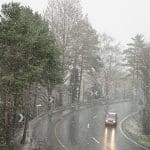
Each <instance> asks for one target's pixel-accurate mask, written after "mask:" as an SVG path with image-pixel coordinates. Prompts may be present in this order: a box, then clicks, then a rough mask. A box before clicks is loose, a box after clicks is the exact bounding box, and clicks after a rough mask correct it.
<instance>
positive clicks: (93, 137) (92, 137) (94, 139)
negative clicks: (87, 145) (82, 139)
mask: <svg viewBox="0 0 150 150" xmlns="http://www.w3.org/2000/svg"><path fill="white" fill-rule="evenodd" d="M91 139H93V140H94V141H95V142H96V143H98V144H99V143H100V142H99V141H98V140H97V139H96V138H94V137H91Z"/></svg>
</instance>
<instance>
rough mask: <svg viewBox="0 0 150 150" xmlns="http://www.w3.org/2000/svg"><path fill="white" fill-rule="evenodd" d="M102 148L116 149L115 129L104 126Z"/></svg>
mask: <svg viewBox="0 0 150 150" xmlns="http://www.w3.org/2000/svg"><path fill="white" fill-rule="evenodd" d="M103 150H116V129H115V128H108V127H106V128H105V131H104V143H103Z"/></svg>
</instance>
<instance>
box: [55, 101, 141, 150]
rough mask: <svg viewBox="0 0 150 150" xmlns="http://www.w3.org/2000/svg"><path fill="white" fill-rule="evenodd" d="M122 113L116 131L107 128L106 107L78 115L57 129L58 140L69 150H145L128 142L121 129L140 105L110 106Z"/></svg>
mask: <svg viewBox="0 0 150 150" xmlns="http://www.w3.org/2000/svg"><path fill="white" fill-rule="evenodd" d="M109 110H110V111H112V112H117V114H118V125H117V127H116V128H110V127H107V128H105V125H104V120H105V118H104V116H105V114H104V106H95V107H92V108H89V109H85V110H81V111H80V112H74V113H72V114H71V115H70V116H68V117H67V118H65V120H64V121H61V122H60V123H59V124H58V125H57V128H56V131H57V137H58V138H59V140H60V141H61V143H62V144H63V146H64V149H66V150H143V149H142V148H140V147H138V146H137V145H135V144H133V143H131V142H130V141H128V140H127V139H126V138H125V137H124V136H123V135H122V134H121V131H120V129H119V122H120V121H121V120H122V119H123V118H124V117H126V116H127V115H128V114H130V113H132V112H135V111H136V105H135V104H131V103H129V102H124V103H118V104H113V105H111V106H110V107H109Z"/></svg>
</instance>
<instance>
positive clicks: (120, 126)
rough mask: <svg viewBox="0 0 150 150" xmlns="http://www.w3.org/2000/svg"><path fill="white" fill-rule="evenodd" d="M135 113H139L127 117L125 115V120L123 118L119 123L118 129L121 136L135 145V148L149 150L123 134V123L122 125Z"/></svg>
mask: <svg viewBox="0 0 150 150" xmlns="http://www.w3.org/2000/svg"><path fill="white" fill-rule="evenodd" d="M137 113H139V111H137V112H134V113H132V114H129V115H127V116H126V117H125V118H123V119H122V120H121V121H120V124H119V129H120V131H121V133H122V135H123V136H124V137H125V138H126V139H127V140H129V141H130V142H132V143H133V144H135V145H137V146H139V147H141V148H143V149H145V150H149V149H148V148H146V147H145V146H143V145H141V144H139V143H137V142H136V141H134V140H133V139H131V138H130V137H129V136H127V134H125V132H124V131H123V123H124V122H125V121H126V120H127V119H128V118H129V117H131V116H134V115H136V114H137Z"/></svg>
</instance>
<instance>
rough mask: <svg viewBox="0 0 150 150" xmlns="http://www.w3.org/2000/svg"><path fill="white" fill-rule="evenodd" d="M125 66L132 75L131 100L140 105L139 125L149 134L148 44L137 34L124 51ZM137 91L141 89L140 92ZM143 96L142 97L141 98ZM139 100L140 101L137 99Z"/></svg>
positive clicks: (149, 72) (149, 83)
mask: <svg viewBox="0 0 150 150" xmlns="http://www.w3.org/2000/svg"><path fill="white" fill-rule="evenodd" d="M124 53H125V56H126V60H127V62H128V63H127V65H128V66H129V67H130V69H129V71H130V75H132V82H131V84H132V90H133V93H134V95H133V98H134V97H135V98H137V99H136V100H138V101H140V103H141V104H142V109H141V115H142V117H141V118H142V120H141V124H142V127H143V132H144V133H145V134H146V135H149V134H150V44H149V43H147V42H145V40H144V36H143V35H141V34H137V35H136V36H135V37H134V38H132V43H129V44H128V48H127V49H126V50H125V51H124ZM139 89H142V92H140V90H139ZM141 95H143V96H141ZM139 98H140V99H139Z"/></svg>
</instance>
